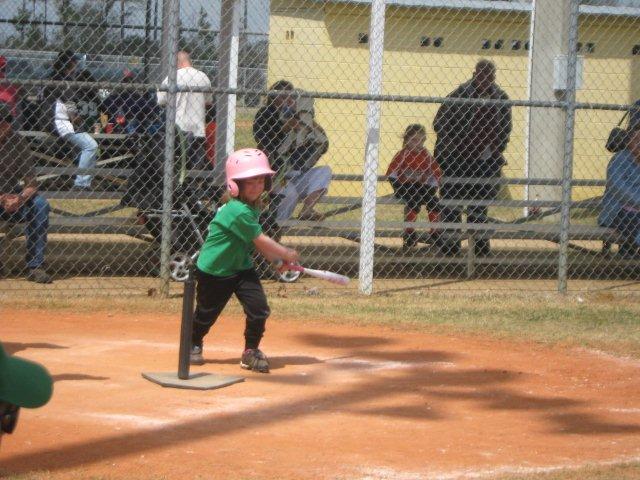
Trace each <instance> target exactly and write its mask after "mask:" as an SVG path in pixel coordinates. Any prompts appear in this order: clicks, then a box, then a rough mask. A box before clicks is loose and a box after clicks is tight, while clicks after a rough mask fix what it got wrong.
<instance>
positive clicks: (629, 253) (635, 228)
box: [598, 116, 640, 258]
mask: <svg viewBox="0 0 640 480" xmlns="http://www.w3.org/2000/svg"><path fill="white" fill-rule="evenodd" d="M632 118H633V117H632ZM598 223H599V224H600V225H601V226H604V227H609V228H614V229H616V230H618V231H619V232H620V233H621V234H622V235H623V236H624V238H625V241H624V242H623V243H622V244H621V245H620V249H619V254H620V255H621V256H622V257H625V258H633V257H637V256H638V254H639V253H640V118H638V117H637V116H636V117H635V119H634V121H633V122H632V121H630V123H629V128H628V133H627V145H626V148H625V149H624V150H621V151H619V152H617V153H616V154H614V155H613V158H612V159H611V161H610V162H609V165H608V166H607V186H606V188H605V191H604V195H603V197H602V210H601V212H600V217H599V218H598Z"/></svg>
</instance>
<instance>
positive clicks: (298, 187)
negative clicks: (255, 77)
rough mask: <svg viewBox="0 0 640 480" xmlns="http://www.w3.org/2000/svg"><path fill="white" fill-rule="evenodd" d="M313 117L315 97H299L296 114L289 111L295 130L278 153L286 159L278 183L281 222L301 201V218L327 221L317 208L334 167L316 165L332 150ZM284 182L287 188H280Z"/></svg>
mask: <svg viewBox="0 0 640 480" xmlns="http://www.w3.org/2000/svg"><path fill="white" fill-rule="evenodd" d="M314 114H315V111H314V107H313V98H310V97H300V98H297V99H296V108H295V111H291V112H289V115H291V116H292V119H293V128H291V129H290V130H289V131H288V132H287V134H286V136H285V137H284V139H283V140H282V142H281V143H280V145H279V147H278V150H277V154H278V157H280V158H285V159H286V162H285V164H284V165H283V167H281V168H280V170H279V171H278V176H277V177H276V182H275V185H276V187H275V191H276V192H277V193H279V194H280V195H281V200H280V203H279V205H278V207H277V209H278V211H277V221H278V222H281V221H283V220H287V219H289V218H291V216H292V215H293V212H294V210H295V208H296V205H297V204H298V203H300V202H301V201H302V208H301V210H300V213H299V215H298V219H300V220H311V221H318V220H323V219H324V215H323V214H321V213H320V212H318V211H316V210H315V208H314V207H315V205H316V204H317V203H318V201H320V199H321V198H322V197H323V196H324V195H325V194H326V193H327V191H328V189H329V184H330V183H331V167H329V166H328V165H323V166H316V163H317V162H318V160H320V157H322V155H324V154H325V153H326V152H327V150H328V149H329V139H328V138H327V134H326V132H325V131H324V129H323V128H322V127H321V126H320V125H319V124H318V122H316V120H315V117H314ZM286 115H287V112H285V117H286ZM285 121H286V120H285ZM282 180H284V182H283V183H284V186H283V188H280V184H281V181H282Z"/></svg>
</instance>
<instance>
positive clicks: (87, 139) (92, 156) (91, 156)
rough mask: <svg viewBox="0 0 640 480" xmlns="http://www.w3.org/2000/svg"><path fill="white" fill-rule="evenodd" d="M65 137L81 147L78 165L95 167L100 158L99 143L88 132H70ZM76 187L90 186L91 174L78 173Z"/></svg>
mask: <svg viewBox="0 0 640 480" xmlns="http://www.w3.org/2000/svg"><path fill="white" fill-rule="evenodd" d="M64 139H65V140H66V141H68V142H69V143H71V144H73V145H74V146H76V147H78V148H79V149H80V155H78V167H80V168H93V167H95V166H96V159H97V158H98V143H97V142H96V141H95V140H94V139H93V137H92V136H91V135H89V134H88V133H86V132H82V133H70V134H69V135H65V136H64ZM75 186H76V187H90V186H91V175H76V181H75Z"/></svg>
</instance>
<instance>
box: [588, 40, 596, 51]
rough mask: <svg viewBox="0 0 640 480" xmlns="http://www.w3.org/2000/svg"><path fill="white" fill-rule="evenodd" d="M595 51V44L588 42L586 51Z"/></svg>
mask: <svg viewBox="0 0 640 480" xmlns="http://www.w3.org/2000/svg"><path fill="white" fill-rule="evenodd" d="M595 51H596V44H595V43H592V42H589V43H587V53H595Z"/></svg>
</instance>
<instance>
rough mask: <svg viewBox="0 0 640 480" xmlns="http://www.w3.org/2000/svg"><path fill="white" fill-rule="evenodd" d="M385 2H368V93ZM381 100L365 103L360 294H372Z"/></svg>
mask: <svg viewBox="0 0 640 480" xmlns="http://www.w3.org/2000/svg"><path fill="white" fill-rule="evenodd" d="M384 20H385V0H373V1H372V2H371V23H370V25H369V38H370V43H369V94H372V95H380V94H381V93H382V57H383V53H384ZM380 110H381V106H380V101H379V100H371V101H369V102H367V139H366V147H365V162H364V175H363V180H362V181H363V192H362V226H361V230H360V239H361V241H360V268H359V272H360V273H359V277H360V278H359V280H360V292H362V293H364V294H366V295H371V293H372V292H373V262H374V241H375V234H376V191H377V185H378V155H379V148H380Z"/></svg>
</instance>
